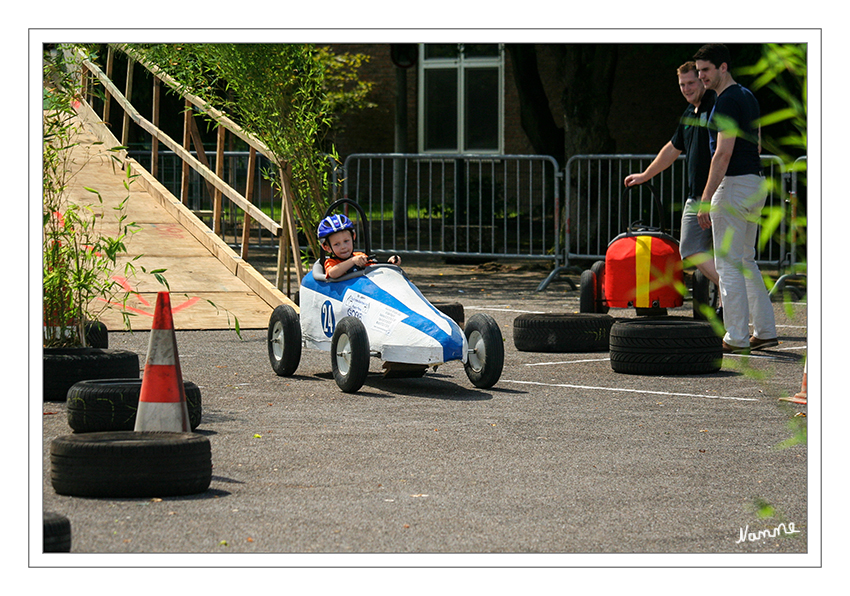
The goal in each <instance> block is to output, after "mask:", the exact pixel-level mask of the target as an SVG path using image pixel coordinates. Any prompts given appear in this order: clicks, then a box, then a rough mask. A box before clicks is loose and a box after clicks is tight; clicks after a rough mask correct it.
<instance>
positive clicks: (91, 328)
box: [85, 321, 109, 348]
mask: <svg viewBox="0 0 850 596" xmlns="http://www.w3.org/2000/svg"><path fill="white" fill-rule="evenodd" d="M85 328H86V344H87V345H88V347H90V348H108V347H109V330H108V329H107V328H106V325H104V324H103V323H101V322H100V321H92V322H90V323H86V326H85Z"/></svg>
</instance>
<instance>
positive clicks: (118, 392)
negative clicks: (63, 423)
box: [68, 379, 203, 433]
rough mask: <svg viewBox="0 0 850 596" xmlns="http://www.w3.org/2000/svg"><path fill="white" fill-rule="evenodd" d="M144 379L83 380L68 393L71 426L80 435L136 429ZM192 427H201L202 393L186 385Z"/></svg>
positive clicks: (192, 386)
mask: <svg viewBox="0 0 850 596" xmlns="http://www.w3.org/2000/svg"><path fill="white" fill-rule="evenodd" d="M141 391H142V379H97V380H91V381H80V382H79V383H75V384H74V386H73V387H71V388H70V389H69V390H68V426H70V427H71V430H73V431H74V432H76V433H91V432H106V431H114V430H134V428H135V424H136V411H137V410H138V409H139V395H140V394H141ZM183 392H184V393H185V394H186V406H187V409H188V410H189V426H190V427H191V429H192V430H195V429H196V428H198V425H200V424H201V418H202V415H203V408H202V406H201V390H200V389H199V388H198V386H197V385H195V383H192V382H191V381H184V382H183Z"/></svg>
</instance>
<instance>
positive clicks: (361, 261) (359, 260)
mask: <svg viewBox="0 0 850 596" xmlns="http://www.w3.org/2000/svg"><path fill="white" fill-rule="evenodd" d="M351 262H352V263H354V264H355V265H357V266H358V267H365V266H366V265H368V264H369V257H367V256H366V255H354V256H353V257H351Z"/></svg>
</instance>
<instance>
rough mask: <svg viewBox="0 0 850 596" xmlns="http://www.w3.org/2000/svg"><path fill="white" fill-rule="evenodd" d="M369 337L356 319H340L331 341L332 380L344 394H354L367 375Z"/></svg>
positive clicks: (361, 323) (360, 322)
mask: <svg viewBox="0 0 850 596" xmlns="http://www.w3.org/2000/svg"><path fill="white" fill-rule="evenodd" d="M369 358H370V353H369V335H368V333H367V332H366V327H365V326H364V325H363V322H362V321H361V320H360V319H358V318H356V317H344V318H342V319H340V321H339V323H337V325H336V329H335V330H334V335H333V338H332V339H331V367H332V369H333V374H334V380H336V384H337V385H338V386H339V388H340V389H342V391H344V392H345V393H356V392H357V391H358V390H359V389H360V388H361V387H362V386H363V383H365V382H366V376H367V375H368V374H369Z"/></svg>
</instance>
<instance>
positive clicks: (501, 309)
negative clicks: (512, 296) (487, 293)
mask: <svg viewBox="0 0 850 596" xmlns="http://www.w3.org/2000/svg"><path fill="white" fill-rule="evenodd" d="M466 308H467V310H498V311H499V312H518V313H523V314H530V315H542V314H546V313H544V312H543V311H542V310H519V309H516V308H511V306H510V305H509V304H505V305H502V304H499V305H496V306H467V307H466Z"/></svg>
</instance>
